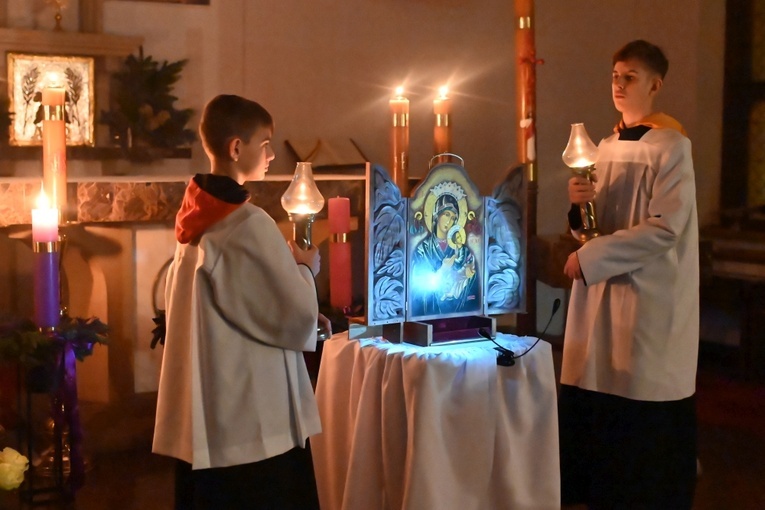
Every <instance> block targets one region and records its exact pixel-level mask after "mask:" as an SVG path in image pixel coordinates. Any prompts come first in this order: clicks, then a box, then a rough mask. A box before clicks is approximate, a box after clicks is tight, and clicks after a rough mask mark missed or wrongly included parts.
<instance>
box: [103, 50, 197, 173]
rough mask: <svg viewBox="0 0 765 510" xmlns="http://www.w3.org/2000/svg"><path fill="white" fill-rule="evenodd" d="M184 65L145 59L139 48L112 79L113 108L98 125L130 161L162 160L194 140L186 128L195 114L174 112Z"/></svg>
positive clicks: (187, 111) (185, 111)
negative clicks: (104, 126) (107, 130)
mask: <svg viewBox="0 0 765 510" xmlns="http://www.w3.org/2000/svg"><path fill="white" fill-rule="evenodd" d="M187 62H188V61H187V60H179V61H177V62H167V61H164V62H162V63H160V62H158V61H156V60H154V59H153V58H152V57H151V56H144V54H143V48H141V50H140V51H139V53H138V56H135V55H130V56H128V57H127V58H126V59H125V62H124V68H123V69H122V70H121V71H120V72H118V73H115V74H114V75H113V76H112V107H111V110H110V111H102V112H101V122H102V123H104V124H107V125H109V127H110V130H111V134H112V137H113V138H114V139H115V141H118V142H119V144H120V146H121V147H122V148H123V150H125V151H126V155H127V156H128V157H129V158H130V159H139V160H141V159H142V160H147V159H148V160H151V159H155V158H157V157H163V155H164V154H166V153H167V152H168V150H169V149H175V148H178V147H184V146H188V145H189V144H191V142H193V141H194V140H195V139H196V134H195V132H194V130H192V129H188V128H187V127H186V125H187V124H188V122H189V120H190V119H191V117H192V115H193V114H194V110H193V109H191V108H185V109H177V108H176V107H175V102H176V101H177V100H178V98H177V97H175V96H174V95H173V94H172V90H173V85H174V84H175V83H176V82H178V80H179V79H180V77H181V71H182V70H183V68H184V67H185V66H186V64H187ZM152 149H154V150H152Z"/></svg>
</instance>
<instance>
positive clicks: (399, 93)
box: [396, 85, 404, 97]
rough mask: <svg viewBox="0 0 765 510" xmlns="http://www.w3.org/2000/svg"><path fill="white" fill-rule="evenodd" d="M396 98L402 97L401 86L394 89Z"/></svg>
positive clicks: (402, 88)
mask: <svg viewBox="0 0 765 510" xmlns="http://www.w3.org/2000/svg"><path fill="white" fill-rule="evenodd" d="M396 97H404V87H403V85H399V86H398V87H396Z"/></svg>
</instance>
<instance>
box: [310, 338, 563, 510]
mask: <svg viewBox="0 0 765 510" xmlns="http://www.w3.org/2000/svg"><path fill="white" fill-rule="evenodd" d="M497 340H498V341H499V342H500V343H501V344H502V345H504V346H506V347H508V348H510V349H511V350H513V351H514V352H515V353H516V354H518V353H520V352H523V351H524V350H525V349H526V348H527V347H528V346H530V345H531V344H532V343H533V341H534V340H536V339H534V338H529V337H524V338H520V337H516V336H512V335H502V334H499V335H498V338H497ZM496 354H497V352H496V351H495V350H494V344H492V343H491V342H489V341H481V342H472V343H463V344H454V345H442V346H439V345H436V346H430V347H417V346H413V345H408V344H392V343H389V342H387V341H385V340H383V339H380V338H377V339H362V340H348V335H347V333H346V334H338V335H335V336H333V337H332V338H331V339H330V340H328V341H326V342H325V343H324V350H323V354H322V361H321V368H320V370H319V378H318V382H317V387H316V397H317V400H318V404H319V412H320V414H321V421H322V429H323V432H322V433H321V434H319V435H317V436H313V437H312V438H311V448H312V450H313V459H314V467H315V469H316V481H317V485H318V490H319V500H320V502H321V508H322V510H375V509H380V510H383V509H385V510H387V509H407V510H450V509H454V510H473V509H474V510H502V509H514V510H523V509H553V508H554V509H558V508H560V472H559V458H558V418H557V394H556V386H555V374H554V370H553V361H552V352H551V348H550V345H549V344H548V343H546V342H544V341H540V342H539V343H538V344H537V345H536V347H534V349H533V350H531V351H530V352H529V353H528V354H527V355H526V356H523V357H521V358H520V359H518V360H516V364H515V365H514V366H511V367H501V366H497V364H496Z"/></svg>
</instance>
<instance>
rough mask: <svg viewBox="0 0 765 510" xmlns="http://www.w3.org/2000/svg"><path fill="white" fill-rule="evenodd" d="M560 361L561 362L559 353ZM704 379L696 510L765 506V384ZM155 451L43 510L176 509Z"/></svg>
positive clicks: (720, 370)
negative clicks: (67, 502)
mask: <svg viewBox="0 0 765 510" xmlns="http://www.w3.org/2000/svg"><path fill="white" fill-rule="evenodd" d="M555 358H556V363H558V360H559V358H560V356H559V354H557V353H556V356H555ZM733 368H735V367H733ZM699 380H700V388H701V387H703V388H711V389H714V390H716V391H715V392H706V393H707V394H709V393H714V395H712V396H709V397H705V396H704V395H705V392H704V391H700V392H699V398H700V399H704V398H708V399H715V400H705V401H703V402H700V403H699V407H700V423H699V425H700V427H699V433H700V434H699V458H700V460H701V465H702V474H701V476H700V478H699V484H698V489H697V496H696V504H695V506H694V509H695V510H761V509H764V508H765V383H760V384H749V383H740V382H739V381H737V380H736V376H735V373H734V370H732V369H731V360H725V359H722V358H719V357H718V356H717V355H714V356H713V357H712V356H710V357H709V359H705V358H704V357H702V363H701V368H700V372H699ZM729 383H730V384H729ZM742 388H743V390H742ZM744 390H745V391H744ZM745 392H746V393H745ZM744 394H746V396H745V397H744V396H743V395H744ZM718 410H719V412H718ZM148 450H149V448H148V438H147V445H146V447H145V448H139V449H137V450H133V451H128V452H124V453H113V454H109V455H101V456H98V457H95V458H94V459H93V462H92V464H93V468H92V470H91V471H90V472H89V473H88V481H87V484H86V486H85V487H84V488H83V489H81V490H80V491H79V492H78V494H77V499H76V501H75V503H74V504H72V505H69V506H68V507H66V506H61V505H57V506H42V507H36V508H71V509H76V510H166V509H171V508H172V488H173V466H174V464H173V461H172V460H170V459H166V458H162V457H158V456H155V455H152V454H151V453H149V451H148ZM0 508H2V509H5V510H17V509H18V508H19V503H18V499H17V498H16V497H15V495H13V494H9V493H0ZM359 510H364V509H359ZM424 510H431V509H424ZM457 510H459V509H457Z"/></svg>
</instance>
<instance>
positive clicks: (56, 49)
mask: <svg viewBox="0 0 765 510" xmlns="http://www.w3.org/2000/svg"><path fill="white" fill-rule="evenodd" d="M142 44H143V37H135V36H124V35H112V34H96V33H83V32H64V31H61V32H56V31H46V30H30V29H24V28H0V48H3V49H5V50H6V51H20V52H24V53H55V54H57V55H86V56H93V57H120V58H122V57H125V56H127V55H130V54H131V53H133V52H134V51H136V50H137V49H138V47H139V46H141V45H142Z"/></svg>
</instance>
